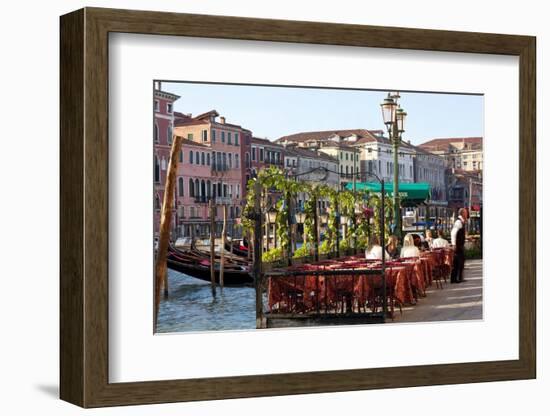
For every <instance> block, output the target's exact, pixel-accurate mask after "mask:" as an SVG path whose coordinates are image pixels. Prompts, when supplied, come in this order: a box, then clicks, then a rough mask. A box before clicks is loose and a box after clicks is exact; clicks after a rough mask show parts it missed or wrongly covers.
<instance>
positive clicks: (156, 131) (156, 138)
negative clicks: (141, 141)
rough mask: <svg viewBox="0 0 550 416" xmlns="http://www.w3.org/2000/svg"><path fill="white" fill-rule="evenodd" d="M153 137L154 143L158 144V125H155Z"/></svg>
mask: <svg viewBox="0 0 550 416" xmlns="http://www.w3.org/2000/svg"><path fill="white" fill-rule="evenodd" d="M153 137H154V139H155V143H158V142H159V125H158V124H157V123H155V127H154V129H153Z"/></svg>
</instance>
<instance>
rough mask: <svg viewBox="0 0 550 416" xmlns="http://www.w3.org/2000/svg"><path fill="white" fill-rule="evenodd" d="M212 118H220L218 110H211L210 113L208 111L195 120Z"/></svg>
mask: <svg viewBox="0 0 550 416" xmlns="http://www.w3.org/2000/svg"><path fill="white" fill-rule="evenodd" d="M211 116H214V117H218V116H219V114H218V112H217V111H216V110H210V111H207V112H206V113H202V114H199V115H198V116H195V117H194V118H195V119H196V120H200V119H203V118H210V117H211Z"/></svg>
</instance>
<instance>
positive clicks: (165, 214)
mask: <svg viewBox="0 0 550 416" xmlns="http://www.w3.org/2000/svg"><path fill="white" fill-rule="evenodd" d="M180 148H181V137H179V136H175V137H174V140H173V141H172V148H171V150H170V161H169V162H168V171H167V174H166V184H165V186H164V198H163V201H162V207H161V213H160V226H159V242H158V250H157V259H156V264H155V327H156V324H157V317H158V310H159V305H160V291H161V289H164V296H165V297H168V279H167V276H166V273H167V270H166V257H167V253H168V244H169V243H170V223H171V222H172V202H173V201H174V195H175V190H176V171H177V168H178V154H179V151H180Z"/></svg>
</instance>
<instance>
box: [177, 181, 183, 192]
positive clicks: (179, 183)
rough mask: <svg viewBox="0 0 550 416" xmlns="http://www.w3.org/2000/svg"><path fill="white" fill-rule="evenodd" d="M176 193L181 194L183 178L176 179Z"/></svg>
mask: <svg viewBox="0 0 550 416" xmlns="http://www.w3.org/2000/svg"><path fill="white" fill-rule="evenodd" d="M178 195H179V196H183V178H179V179H178Z"/></svg>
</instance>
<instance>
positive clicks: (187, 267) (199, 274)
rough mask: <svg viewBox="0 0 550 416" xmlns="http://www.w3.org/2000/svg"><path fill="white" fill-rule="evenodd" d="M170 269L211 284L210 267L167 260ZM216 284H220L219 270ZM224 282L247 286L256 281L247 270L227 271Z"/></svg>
mask: <svg viewBox="0 0 550 416" xmlns="http://www.w3.org/2000/svg"><path fill="white" fill-rule="evenodd" d="M166 262H167V266H168V268H170V269H172V270H175V271H177V272H180V273H185V274H187V275H189V276H191V277H194V278H196V279H200V280H204V281H206V282H210V266H204V265H201V264H189V263H183V262H181V261H177V260H174V259H173V258H170V257H169V258H168V259H167V261H166ZM215 275H216V283H217V284H219V283H220V273H219V268H216V273H215ZM223 282H224V285H225V286H246V285H251V284H253V283H254V279H253V278H252V276H250V274H249V272H248V271H247V270H234V269H225V270H224V272H223Z"/></svg>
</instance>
